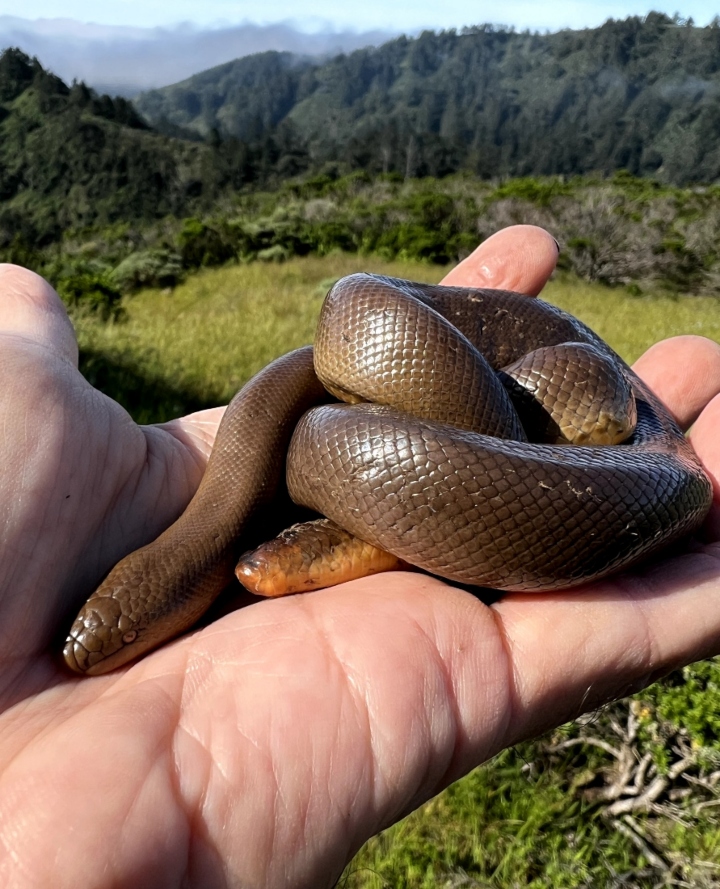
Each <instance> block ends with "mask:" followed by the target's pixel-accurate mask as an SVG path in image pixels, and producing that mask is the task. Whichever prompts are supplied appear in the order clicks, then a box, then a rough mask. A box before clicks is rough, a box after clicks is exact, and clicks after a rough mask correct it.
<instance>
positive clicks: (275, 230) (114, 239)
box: [0, 173, 720, 315]
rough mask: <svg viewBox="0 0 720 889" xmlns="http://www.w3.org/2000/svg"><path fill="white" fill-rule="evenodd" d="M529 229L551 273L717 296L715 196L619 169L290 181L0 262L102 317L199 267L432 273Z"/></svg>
mask: <svg viewBox="0 0 720 889" xmlns="http://www.w3.org/2000/svg"><path fill="white" fill-rule="evenodd" d="M528 222H529V223H535V224H537V225H541V226H544V227H545V228H547V229H548V230H549V231H550V232H552V233H553V234H554V235H555V237H556V238H557V239H558V241H559V242H560V245H561V256H560V268H561V269H565V270H567V271H570V272H573V273H574V274H576V275H577V276H579V277H581V278H583V279H585V280H588V281H597V282H602V283H605V284H608V285H615V286H618V285H622V286H626V287H629V288H630V290H631V292H633V293H641V292H642V291H643V289H645V288H646V286H648V285H652V286H653V287H655V288H657V287H660V288H667V289H668V290H672V291H683V292H694V293H715V294H717V293H720V249H719V247H718V245H719V244H720V188H718V187H715V188H706V189H679V188H674V187H671V186H663V185H660V184H659V183H657V182H654V181H651V180H647V179H640V178H637V177H632V176H630V175H629V174H628V173H617V174H616V175H615V176H614V177H613V178H611V179H600V178H592V177H578V178H574V179H563V178H558V177H554V178H545V179H539V178H532V177H526V178H522V179H514V180H509V181H507V182H504V183H500V184H490V183H483V182H482V181H480V180H478V179H476V178H474V177H470V176H467V175H456V176H449V177H446V178H444V179H442V180H436V179H422V180H404V179H403V178H402V177H400V176H398V175H392V174H387V175H380V176H376V177H372V176H369V175H368V174H366V173H354V174H350V175H348V176H344V177H331V176H327V175H322V176H314V177H305V178H302V177H301V178H296V179H295V180H293V181H290V182H286V183H284V184H283V185H282V186H281V187H279V188H278V189H276V190H273V191H264V192H254V193H249V194H246V195H241V196H236V198H235V199H234V201H233V202H232V203H227V204H226V205H224V206H223V207H222V208H215V210H214V212H212V213H206V214H197V215H193V216H188V217H185V218H180V219H178V218H173V217H170V216H168V217H165V218H163V219H162V220H159V221H156V222H154V223H151V224H143V223H138V222H134V223H132V222H123V223H118V224H115V225H113V226H109V227H105V228H93V229H88V230H82V231H75V232H74V233H73V232H68V233H66V235H65V237H64V238H63V240H62V242H61V243H60V244H55V245H51V246H50V247H48V248H45V249H37V250H35V251H31V252H30V253H28V255H25V256H18V255H13V252H12V250H8V249H6V250H5V251H2V250H0V259H11V260H14V261H23V262H24V263H25V264H26V265H30V266H31V267H33V268H35V269H36V270H37V271H39V272H40V273H42V274H44V275H45V276H46V277H48V278H49V280H50V281H52V283H53V284H54V285H55V286H56V287H57V288H58V290H59V291H60V293H61V294H62V295H63V296H64V298H65V300H66V301H67V302H68V304H70V305H76V306H80V305H81V306H86V307H95V308H97V309H99V310H100V311H101V312H103V313H105V314H106V315H111V314H113V313H114V312H115V311H116V309H117V307H118V306H119V305H120V300H121V296H122V295H123V294H125V293H130V292H132V291H133V290H136V289H138V288H141V287H146V286H153V287H174V286H175V285H176V284H178V283H179V282H180V281H181V280H182V279H183V278H184V277H185V276H186V275H187V274H189V273H192V272H194V271H196V270H198V269H200V268H204V267H210V266H217V265H222V264H224V263H229V262H252V261H265V262H271V261H275V262H281V261H283V260H285V259H287V258H289V257H291V256H302V255H306V254H309V253H314V254H318V255H327V254H328V253H331V252H333V251H345V252H351V253H357V254H359V255H361V256H362V255H370V254H372V255H379V256H382V257H384V258H387V259H393V258H401V259H413V260H421V261H425V262H429V263H442V264H444V263H450V262H456V261H457V260H459V259H462V258H463V257H464V256H466V255H467V254H468V253H470V252H471V251H472V250H473V249H474V247H475V246H476V245H477V244H478V243H479V242H480V241H482V240H483V239H485V238H487V237H488V236H489V235H491V234H492V233H493V232H495V231H497V230H498V229H500V228H502V227H504V226H506V225H511V224H514V223H528Z"/></svg>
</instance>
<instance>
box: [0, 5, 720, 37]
mask: <svg viewBox="0 0 720 889" xmlns="http://www.w3.org/2000/svg"><path fill="white" fill-rule="evenodd" d="M651 9H655V10H658V11H661V12H666V13H668V14H669V15H672V14H673V13H674V12H679V13H680V14H681V15H682V16H684V17H690V16H691V17H692V18H693V19H694V20H695V23H696V24H698V25H706V24H708V22H710V20H711V19H712V18H713V17H714V16H715V15H716V14H717V13H718V12H719V11H720V9H719V4H718V3H717V0H694V2H693V0H686V2H685V3H684V5H683V7H682V8H678V6H677V5H676V3H675V0H673V2H670V3H665V2H662V0H655V2H652V0H650V2H649V3H648V2H633V0H615V2H613V0H610V2H605V3H601V4H598V3H597V2H592V0H552V2H550V3H540V2H538V0H503V2H502V3H498V2H488V0H476V2H470V0H361V2H355V3H348V2H345V3H339V2H338V0H312V2H309V0H244V2H236V0H202V2H198V0H172V2H170V0H103V2H102V3H98V2H97V0H64V2H63V3H61V4H58V3H57V0H23V2H22V4H19V3H18V0H0V15H3V14H4V15H18V14H20V15H22V16H23V18H26V19H38V18H60V17H62V18H68V19H76V20H78V21H81V22H96V23H98V24H101V25H126V26H135V27H155V26H172V25H176V24H179V23H181V22H190V23H193V24H195V25H197V26H199V27H207V26H227V25H229V24H240V23H242V22H253V23H256V24H267V23H271V22H279V21H286V20H291V21H293V22H294V23H296V24H298V25H301V26H303V28H304V29H310V30H317V29H320V28H323V27H327V26H330V27H333V28H352V29H356V30H362V29H369V28H382V29H389V30H393V31H403V30H407V31H417V30H418V29H419V28H423V27H428V28H434V29H439V28H459V27H462V26H463V25H472V24H479V23H482V22H494V23H499V24H506V25H514V26H515V27H517V28H519V29H522V28H525V27H528V28H531V29H539V30H545V29H549V30H556V29H558V28H563V27H570V28H582V27H592V26H595V25H599V24H601V23H602V22H603V21H605V20H606V19H608V18H626V17H627V16H629V15H645V14H646V13H647V12H648V11H649V10H651Z"/></svg>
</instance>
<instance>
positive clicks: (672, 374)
mask: <svg viewBox="0 0 720 889" xmlns="http://www.w3.org/2000/svg"><path fill="white" fill-rule="evenodd" d="M633 370H634V371H635V372H636V373H637V374H638V376H639V377H641V378H642V379H643V380H644V381H645V382H646V383H647V384H648V386H650V388H651V389H652V390H653V392H654V393H655V394H656V395H657V396H658V398H660V399H661V400H662V401H663V402H664V403H665V405H666V407H667V408H668V410H669V411H670V412H671V413H672V415H673V416H674V417H675V419H676V420H677V422H678V424H679V425H680V426H681V427H682V428H683V429H687V428H688V427H689V426H691V425H692V424H693V423H694V422H695V421H696V420H697V418H698V417H699V416H700V414H701V412H702V411H703V410H704V408H705V407H706V405H708V404H709V403H710V402H711V401H712V400H713V399H714V398H715V396H716V395H718V394H720V345H718V344H717V343H715V342H713V340H710V339H707V337H704V336H693V335H689V334H688V335H685V336H676V337H672V338H670V339H666V340H661V341H660V342H659V343H655V345H653V346H651V347H650V348H649V349H648V350H647V352H645V353H644V354H643V355H641V357H640V358H638V360H637V361H636V362H635V364H634V365H633Z"/></svg>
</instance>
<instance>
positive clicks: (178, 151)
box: [0, 49, 281, 249]
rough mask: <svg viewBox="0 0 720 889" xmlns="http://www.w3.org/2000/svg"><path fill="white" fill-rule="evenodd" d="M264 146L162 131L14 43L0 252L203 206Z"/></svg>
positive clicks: (249, 168)
mask: <svg viewBox="0 0 720 889" xmlns="http://www.w3.org/2000/svg"><path fill="white" fill-rule="evenodd" d="M267 141H268V140H265V142H266V143H267ZM271 147H272V146H271ZM263 150H264V149H263V145H260V146H259V148H258V149H257V150H254V149H251V148H250V147H248V146H238V145H237V144H236V143H234V142H233V141H232V140H231V141H228V142H224V143H220V142H219V141H218V140H215V141H212V140H211V141H210V142H209V143H208V144H205V143H203V142H202V140H197V137H195V141H191V140H188V139H187V138H174V137H172V136H167V135H161V134H160V133H158V132H155V131H153V130H152V129H151V128H150V127H149V126H148V124H147V123H146V122H145V121H144V120H143V119H142V118H141V117H140V116H139V115H138V113H137V111H136V110H135V108H134V107H133V106H132V105H131V104H130V103H129V102H128V101H126V100H125V99H122V98H115V99H113V98H111V97H110V96H99V95H97V94H96V93H95V92H93V91H92V90H90V89H88V88H87V87H86V86H85V85H84V84H83V83H74V84H73V85H72V86H70V87H68V86H67V85H66V84H65V83H63V81H62V80H60V79H59V78H57V77H55V76H54V75H52V74H50V73H48V72H47V71H46V70H44V69H43V67H42V66H41V65H40V63H39V62H38V61H37V59H30V58H29V57H28V56H27V55H25V54H24V53H22V52H21V51H20V50H17V49H8V50H6V51H5V52H3V53H2V54H1V55H0V249H2V248H4V247H7V246H8V245H9V244H13V243H15V244H17V243H25V244H27V245H31V246H32V247H33V248H36V247H41V246H43V245H44V244H47V243H50V242H52V241H55V240H57V239H59V237H60V236H61V234H62V233H63V232H66V231H67V230H68V229H73V228H82V227H87V226H98V225H108V224H112V223H115V222H118V221H128V220H154V219H162V218H163V217H165V216H167V215H172V216H178V215H179V216H182V215H185V214H187V213H188V212H191V211H195V210H202V209H203V208H207V207H209V206H211V205H212V204H213V202H214V201H215V200H216V199H217V197H218V196H219V195H221V194H223V193H224V192H226V191H228V190H232V189H236V188H238V187H241V186H242V185H243V184H244V183H245V182H246V181H248V180H252V179H254V178H256V177H257V176H258V175H260V173H261V172H262V170H263V164H262V162H263V158H264V155H263ZM253 151H254V153H253ZM274 153H275V156H278V155H279V154H281V152H280V151H279V150H277V149H274ZM265 166H266V167H267V166H268V164H265ZM269 168H272V163H271V162H269Z"/></svg>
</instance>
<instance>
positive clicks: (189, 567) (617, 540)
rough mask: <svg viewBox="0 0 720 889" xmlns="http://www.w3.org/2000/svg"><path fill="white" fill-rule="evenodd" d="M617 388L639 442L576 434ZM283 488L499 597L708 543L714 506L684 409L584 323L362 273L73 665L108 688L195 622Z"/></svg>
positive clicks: (261, 389) (506, 295) (94, 622)
mask: <svg viewBox="0 0 720 889" xmlns="http://www.w3.org/2000/svg"><path fill="white" fill-rule="evenodd" d="M568 356H569V357H568ZM513 368H514V369H515V372H514V373H510V371H511V370H512V369H513ZM568 374H569V375H568ZM608 374H609V375H610V377H612V379H613V380H614V381H615V382H613V383H612V384H608V383H607V380H606V378H607V377H608ZM518 380H519V381H520V383H522V384H523V385H524V387H525V389H524V390H523V391H525V390H526V389H527V384H528V381H529V383H530V384H531V385H530V389H533V386H534V388H535V390H539V389H543V390H544V391H543V397H544V398H545V400H546V402H548V403H549V404H550V408H548V407H547V405H546V406H545V407H542V408H541V413H543V416H544V417H545V419H544V421H543V423H544V433H543V436H544V437H542V438H541V440H540V441H539V442H537V441H529V440H528V435H527V434H526V426H529V425H530V422H529V420H527V419H526V417H527V416H528V415H529V414H532V412H533V411H534V410H535V411H536V412H537V410H536V407H531V408H530V410H529V413H528V411H526V413H525V414H523V413H522V411H520V413H518V410H519V405H520V404H521V402H522V400H523V397H522V396H521V397H520V398H515V397H514V393H513V389H514V388H517V387H518V385H519V383H518ZM598 380H601V382H600V383H598ZM608 385H610V388H613V390H614V389H615V388H618V387H619V389H623V387H624V389H625V390H627V393H626V394H628V393H629V398H630V403H631V408H630V413H631V414H632V417H631V422H630V425H629V426H628V428H627V429H625V430H624V431H623V432H622V433H620V434H618V433H617V430H615V429H614V425H617V424H616V423H615V420H609V421H608V420H607V418H605V421H604V422H605V426H606V427H608V428H609V429H610V431H609V432H608V434H609V435H610V440H612V441H615V440H617V439H618V438H623V437H624V440H621V441H620V442H619V443H602V444H595V443H592V441H591V442H590V443H584V442H585V441H586V440H585V439H584V438H582V433H581V438H580V443H579V444H568V443H567V441H565V440H564V439H563V438H562V437H558V432H559V430H560V427H562V426H563V425H564V424H565V425H567V423H566V420H564V419H562V417H563V416H564V412H565V411H566V407H565V405H566V404H567V403H569V404H570V407H571V408H572V407H573V405H574V406H575V407H577V406H578V405H580V406H582V405H583V404H584V407H585V409H586V410H589V411H590V413H591V414H593V413H594V414H595V419H596V420H597V419H598V416H599V415H600V419H601V420H602V416H601V415H602V414H603V411H604V409H600V410H598V409H596V402H597V400H598V396H597V392H598V386H599V387H600V388H601V389H602V388H603V386H604V387H605V388H607V386H608ZM593 387H594V388H593ZM515 394H517V393H515ZM563 395H564V402H563V404H562V406H561V407H560V408H559V409H558V412H556V413H555V414H554V413H553V410H554V407H553V402H554V401H555V400H556V399H559V400H561V401H562V396H563ZM338 399H341V400H338ZM530 400H531V401H532V399H530ZM533 403H534V402H533ZM572 422H573V421H570V423H571V424H572ZM580 425H582V424H580ZM621 425H622V422H621ZM285 486H287V490H288V491H289V493H290V495H291V497H292V499H293V500H294V501H295V502H297V503H299V504H301V505H302V506H304V507H307V508H309V509H312V510H313V511H315V512H317V513H319V514H321V515H323V516H326V517H327V518H328V519H330V520H331V521H332V522H335V523H336V524H337V525H338V526H339V527H340V528H342V529H344V530H345V531H347V532H349V533H350V534H351V535H354V536H355V537H357V538H360V540H362V541H366V542H367V543H368V544H371V545H373V546H376V547H380V548H381V549H383V550H387V551H388V552H390V553H393V554H394V555H396V556H397V557H398V558H400V559H402V560H403V562H404V563H407V564H408V565H410V566H414V567H416V568H418V569H420V570H424V571H427V572H430V573H431V574H434V575H437V576H439V577H442V578H445V579H447V580H449V581H451V582H455V583H459V584H467V585H471V586H477V587H485V588H491V589H496V590H501V591H528V592H532V591H537V592H541V591H545V590H562V589H571V588H575V587H577V586H580V585H582V584H586V583H589V582H591V581H595V580H599V579H600V578H603V577H606V576H608V575H610V574H612V573H615V572H618V571H620V570H622V569H626V568H628V567H629V566H631V565H634V564H635V563H636V562H638V561H640V560H642V559H645V558H647V557H649V556H651V555H653V554H655V553H658V552H659V551H660V550H662V549H663V548H665V547H667V546H668V545H670V544H671V543H673V542H674V541H677V540H679V539H681V538H683V537H685V536H687V535H689V534H691V533H692V532H694V531H696V530H697V529H698V528H699V526H700V525H701V523H702V521H703V519H704V517H705V515H706V514H707V512H708V510H709V508H710V504H711V502H712V487H711V483H710V481H709V479H708V477H707V475H706V474H705V472H704V470H703V467H702V464H701V463H700V461H699V459H698V457H697V456H696V455H695V453H694V451H693V449H692V447H691V445H690V443H689V441H688V440H687V438H686V437H685V435H684V434H683V432H682V430H681V429H680V428H679V426H678V424H677V423H676V422H675V420H674V419H673V417H672V416H671V414H670V413H669V411H668V410H667V408H666V407H665V406H664V405H663V403H662V402H661V401H660V399H659V398H658V397H656V396H655V394H654V393H653V392H652V391H651V390H650V389H649V387H648V386H647V385H646V384H645V383H644V382H643V381H642V380H641V379H640V378H639V377H638V376H637V375H636V374H635V373H633V371H632V370H631V369H630V368H629V367H628V365H627V364H625V362H624V361H623V360H622V359H621V358H620V357H619V356H618V355H617V354H616V353H615V352H614V351H613V350H612V349H611V348H610V346H608V345H607V344H606V343H605V342H604V341H603V340H602V339H601V338H600V337H599V336H598V335H597V334H595V333H594V332H593V331H592V330H591V329H590V328H589V327H587V326H586V325H585V324H584V323H582V322H581V321H579V320H578V319H576V318H574V317H573V316H571V315H570V314H568V313H566V312H564V311H563V310H561V309H559V308H557V307H555V306H553V305H551V304H549V303H547V302H544V301H543V300H540V299H537V298H529V297H527V296H525V295H522V294H518V293H513V292H510V291H502V290H489V289H473V288H464V287H449V286H443V285H432V284H421V283H415V282H410V281H404V280H400V279H395V278H389V277H387V276H380V275H371V274H366V273H356V274H353V275H349V276H347V277H345V278H343V279H341V280H340V281H338V282H337V283H336V284H335V285H334V286H333V288H332V289H331V290H330V292H329V293H328V295H327V297H326V300H325V303H324V305H323V308H322V310H321V313H320V320H319V323H318V330H317V334H316V337H315V342H314V346H306V347H303V348H300V349H297V350H295V351H293V352H290V353H288V354H286V355H283V356H281V357H280V358H278V359H276V360H275V361H273V362H271V363H270V364H269V365H268V366H267V367H265V368H264V369H263V370H261V371H260V372H259V373H258V374H256V375H255V376H254V377H253V378H252V379H251V380H250V381H249V382H248V383H246V384H245V386H244V387H243V388H242V389H241V390H240V392H239V393H238V394H237V395H236V396H235V397H234V399H233V400H232V401H231V403H230V405H229V406H228V408H227V410H226V412H225V414H224V416H223V419H222V421H221V424H220V426H219V429H218V433H217V437H216V440H215V444H214V446H213V449H212V452H211V455H210V458H209V460H208V464H207V467H206V470H205V473H204V475H203V478H202V480H201V483H200V485H199V487H198V489H197V492H196V494H195V496H194V497H193V498H192V500H191V501H190V503H189V504H188V506H187V508H186V510H185V512H184V513H183V514H182V515H181V516H180V517H179V518H178V519H177V521H176V522H175V523H174V524H172V525H171V526H170V527H169V528H168V529H167V530H165V531H164V532H163V533H162V534H161V535H160V536H159V537H158V538H157V539H156V540H154V541H152V542H150V543H149V544H147V545H146V546H144V547H142V548H141V549H138V550H136V551H134V552H131V553H129V554H128V555H126V556H125V557H124V558H123V559H122V560H121V561H120V562H119V563H118V564H117V565H116V566H115V567H113V568H112V569H111V570H110V572H109V574H108V575H107V576H106V577H105V579H104V580H103V581H102V583H101V584H100V585H99V587H98V588H97V589H96V590H95V592H93V593H92V595H91V596H90V598H89V599H88V600H87V602H86V603H85V604H84V605H83V606H82V608H81V609H80V612H79V614H78V616H77V618H76V619H75V621H74V622H73V624H72V626H71V628H70V631H69V634H68V637H67V641H66V644H65V647H64V651H63V654H64V660H65V663H66V664H67V666H68V667H69V668H70V669H72V670H74V671H76V672H78V673H82V674H88V675H95V674H100V673H105V672H107V671H109V670H113V669H115V668H116V667H119V666H122V665H124V664H127V663H129V662H131V661H133V660H134V659H136V658H137V657H139V656H140V655H143V654H145V653H147V652H149V651H151V650H152V649H154V648H156V647H157V646H159V645H161V644H163V643H165V642H166V641H168V640H169V639H172V638H173V637H175V636H177V635H179V634H180V633H182V632H184V631H185V630H187V629H188V628H190V627H192V626H193V625H194V624H195V623H196V622H197V621H198V620H199V619H200V617H201V616H202V615H203V614H204V613H205V612H206V611H207V609H208V608H209V606H210V604H211V603H212V602H213V601H214V600H215V598H216V597H217V596H218V594H219V593H220V592H221V591H222V590H223V589H224V588H225V587H226V586H227V585H228V584H229V583H230V582H231V580H232V577H233V568H234V565H235V563H236V562H237V559H238V555H239V554H240V553H241V552H242V551H243V549H245V548H246V547H245V546H244V543H243V539H244V535H246V533H247V531H248V528H249V527H251V526H252V525H253V523H254V521H255V517H256V516H257V515H258V514H259V512H262V510H265V509H272V504H273V502H274V498H275V497H276V496H277V492H278V490H279V489H283V488H284V487H285Z"/></svg>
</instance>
